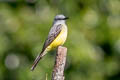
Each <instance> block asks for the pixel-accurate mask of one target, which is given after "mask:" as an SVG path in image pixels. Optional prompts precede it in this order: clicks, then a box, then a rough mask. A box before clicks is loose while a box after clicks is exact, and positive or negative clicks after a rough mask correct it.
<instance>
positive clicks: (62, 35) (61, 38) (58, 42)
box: [47, 25, 67, 50]
mask: <svg viewBox="0 0 120 80" xmlns="http://www.w3.org/2000/svg"><path fill="white" fill-rule="evenodd" d="M66 38H67V26H66V25H63V26H62V30H61V32H60V34H59V35H58V36H57V37H56V39H55V40H54V41H53V42H52V43H51V44H50V45H49V46H48V47H47V48H48V49H49V50H51V49H53V48H56V47H57V46H59V45H63V44H64V42H65V41H66Z"/></svg>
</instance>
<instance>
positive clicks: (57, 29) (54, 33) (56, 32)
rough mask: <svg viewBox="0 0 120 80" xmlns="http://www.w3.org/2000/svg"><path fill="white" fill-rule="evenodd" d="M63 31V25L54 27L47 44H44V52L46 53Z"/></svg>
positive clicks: (46, 41)
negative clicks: (47, 48)
mask: <svg viewBox="0 0 120 80" xmlns="http://www.w3.org/2000/svg"><path fill="white" fill-rule="evenodd" d="M61 29H62V25H61V24H59V25H54V26H53V27H52V28H51V30H50V32H49V35H48V37H47V39H46V40H45V43H44V46H43V49H42V51H44V50H45V49H46V47H48V46H49V45H50V44H51V43H52V42H53V41H54V40H55V38H56V37H57V36H58V35H59V33H60V32H61Z"/></svg>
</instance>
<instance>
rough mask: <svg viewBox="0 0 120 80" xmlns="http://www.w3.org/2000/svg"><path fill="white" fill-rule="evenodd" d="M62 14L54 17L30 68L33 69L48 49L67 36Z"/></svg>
mask: <svg viewBox="0 0 120 80" xmlns="http://www.w3.org/2000/svg"><path fill="white" fill-rule="evenodd" d="M66 19H68V17H65V16H64V15H57V16H55V18H54V22H53V26H52V27H51V29H50V32H49V34H48V37H47V39H46V40H45V43H44V45H43V48H42V51H41V53H40V54H39V55H38V56H37V57H36V59H35V61H34V63H33V66H32V68H31V70H32V71H33V70H34V69H35V67H36V65H37V64H38V62H39V61H40V59H42V57H43V56H44V55H45V54H46V53H47V52H48V51H50V50H52V49H54V48H56V47H58V46H60V45H63V44H64V42H65V41H66V38H67V32H68V31H67V26H66V24H65V21H66Z"/></svg>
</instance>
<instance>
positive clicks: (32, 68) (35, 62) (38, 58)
mask: <svg viewBox="0 0 120 80" xmlns="http://www.w3.org/2000/svg"><path fill="white" fill-rule="evenodd" d="M40 59H42V57H41V55H38V56H37V58H36V59H35V61H34V63H33V65H32V67H31V71H33V70H34V69H35V67H36V66H37V64H38V62H39V61H40Z"/></svg>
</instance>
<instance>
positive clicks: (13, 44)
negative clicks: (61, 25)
mask: <svg viewBox="0 0 120 80" xmlns="http://www.w3.org/2000/svg"><path fill="white" fill-rule="evenodd" d="M57 14H64V15H66V16H69V17H70V19H69V20H68V21H67V25H68V29H69V33H68V38H67V41H66V43H65V44H64V46H66V47H67V48H68V54H67V63H66V68H65V80H120V0H0V80H46V77H47V79H48V80H51V73H52V70H53V66H54V60H55V51H52V52H49V54H47V55H46V56H45V57H44V58H43V59H42V60H41V61H40V62H39V65H38V66H37V67H36V69H35V70H34V71H33V72H31V71H30V68H31V66H32V64H33V61H34V59H35V57H36V56H37V55H38V53H39V52H40V51H41V48H42V46H43V43H44V40H45V39H46V37H47V35H48V32H49V29H50V27H51V26H52V22H53V19H54V17H55V16H56V15H57Z"/></svg>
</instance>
